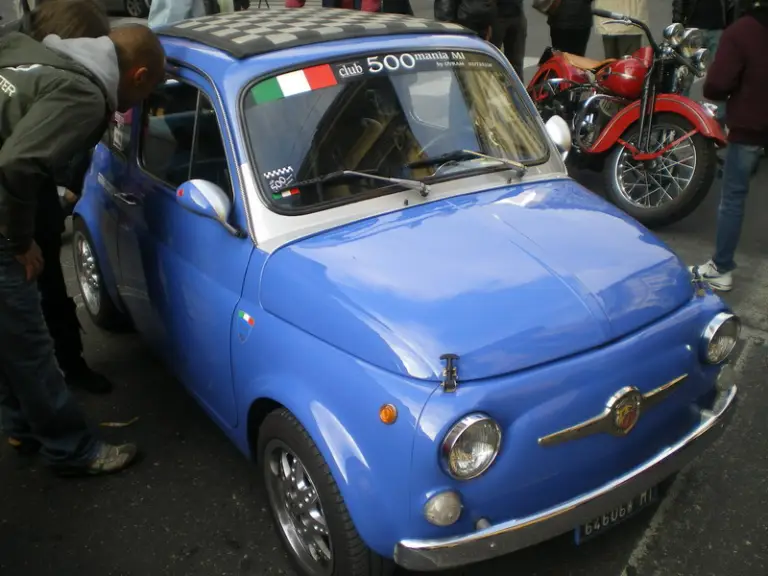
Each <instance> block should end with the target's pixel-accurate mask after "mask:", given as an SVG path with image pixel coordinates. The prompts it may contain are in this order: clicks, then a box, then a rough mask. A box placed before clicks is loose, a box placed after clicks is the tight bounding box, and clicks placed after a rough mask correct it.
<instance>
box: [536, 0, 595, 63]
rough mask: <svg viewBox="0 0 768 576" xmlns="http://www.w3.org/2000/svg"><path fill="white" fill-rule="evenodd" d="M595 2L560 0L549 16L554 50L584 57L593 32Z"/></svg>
mask: <svg viewBox="0 0 768 576" xmlns="http://www.w3.org/2000/svg"><path fill="white" fill-rule="evenodd" d="M592 1H593V0H560V2H559V4H558V5H557V6H556V7H554V9H553V10H552V11H551V12H550V13H549V14H548V18H547V24H549V38H550V40H551V41H552V48H553V49H555V50H559V51H561V52H568V53H569V54H575V55H577V56H584V54H586V52H587V44H589V35H590V33H591V31H592Z"/></svg>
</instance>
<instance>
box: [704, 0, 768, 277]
mask: <svg viewBox="0 0 768 576" xmlns="http://www.w3.org/2000/svg"><path fill="white" fill-rule="evenodd" d="M743 7H744V10H745V15H744V16H742V17H740V18H739V19H738V20H736V21H735V22H734V23H733V24H731V25H730V26H729V27H728V28H727V29H726V30H725V31H724V32H723V34H722V36H721V38H720V45H719V47H718V50H717V53H716V54H715V59H714V61H713V62H712V65H711V66H710V68H709V72H708V73H707V77H706V80H705V81H704V97H705V98H707V99H709V100H714V101H724V102H725V103H726V104H725V121H726V124H727V125H728V128H729V131H728V147H727V148H726V152H725V165H724V166H723V183H722V190H721V198H720V207H719V210H718V214H717V235H716V240H715V253H714V255H713V256H712V258H711V259H710V260H709V261H707V262H705V263H704V264H701V265H698V266H691V267H690V270H691V273H692V274H694V276H696V275H698V276H699V277H701V279H702V280H704V281H705V282H707V283H708V284H709V285H710V286H712V288H714V289H715V290H721V291H728V290H731V289H732V288H733V274H732V273H733V270H735V269H736V261H735V255H736V249H737V248H738V245H739V239H740V237H741V228H742V223H743V221H744V209H745V205H746V199H747V195H748V193H749V185H750V180H751V179H752V176H753V175H754V173H755V171H756V170H757V165H758V162H759V161H760V156H761V153H762V151H763V148H764V147H765V146H768V107H766V106H765V95H766V94H768V66H766V64H765V54H768V3H766V1H765V0H744V6H743Z"/></svg>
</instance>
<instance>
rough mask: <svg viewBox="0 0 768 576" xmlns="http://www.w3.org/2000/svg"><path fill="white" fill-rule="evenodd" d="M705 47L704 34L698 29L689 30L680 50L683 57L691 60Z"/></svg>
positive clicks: (684, 35)
mask: <svg viewBox="0 0 768 576" xmlns="http://www.w3.org/2000/svg"><path fill="white" fill-rule="evenodd" d="M703 46H704V33H703V32H702V31H701V30H699V29H698V28H687V29H686V30H685V32H684V33H683V38H682V40H681V41H680V45H679V46H678V48H679V50H680V52H681V54H682V55H683V56H685V57H686V58H690V57H691V56H693V55H694V54H695V53H696V51H697V50H699V49H700V48H702V47H703Z"/></svg>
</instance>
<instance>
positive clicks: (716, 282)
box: [688, 260, 733, 292]
mask: <svg viewBox="0 0 768 576" xmlns="http://www.w3.org/2000/svg"><path fill="white" fill-rule="evenodd" d="M688 271H689V272H690V273H691V274H693V275H694V276H695V275H696V274H697V273H698V275H699V277H700V278H701V279H702V280H704V282H706V283H707V284H709V285H710V286H712V288H713V289H715V290H720V291H721V292H728V291H729V290H731V289H732V288H733V276H732V275H731V273H730V272H719V271H718V269H717V266H715V263H714V262H712V260H710V261H709V262H707V263H705V264H701V265H700V266H689V267H688Z"/></svg>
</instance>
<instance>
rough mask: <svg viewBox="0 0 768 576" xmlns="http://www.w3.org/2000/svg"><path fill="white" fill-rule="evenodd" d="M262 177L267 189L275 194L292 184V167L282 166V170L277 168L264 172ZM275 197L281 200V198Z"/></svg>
mask: <svg viewBox="0 0 768 576" xmlns="http://www.w3.org/2000/svg"><path fill="white" fill-rule="evenodd" d="M263 176H264V179H265V180H266V181H267V184H268V186H269V189H270V190H272V192H274V193H276V192H278V191H280V190H281V189H282V188H285V187H286V186H289V185H290V184H291V183H292V182H293V180H294V174H293V166H283V167H282V168H278V169H276V170H270V171H269V172H264V174H263ZM289 196H290V194H289ZM277 197H278V198H282V196H277Z"/></svg>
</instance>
